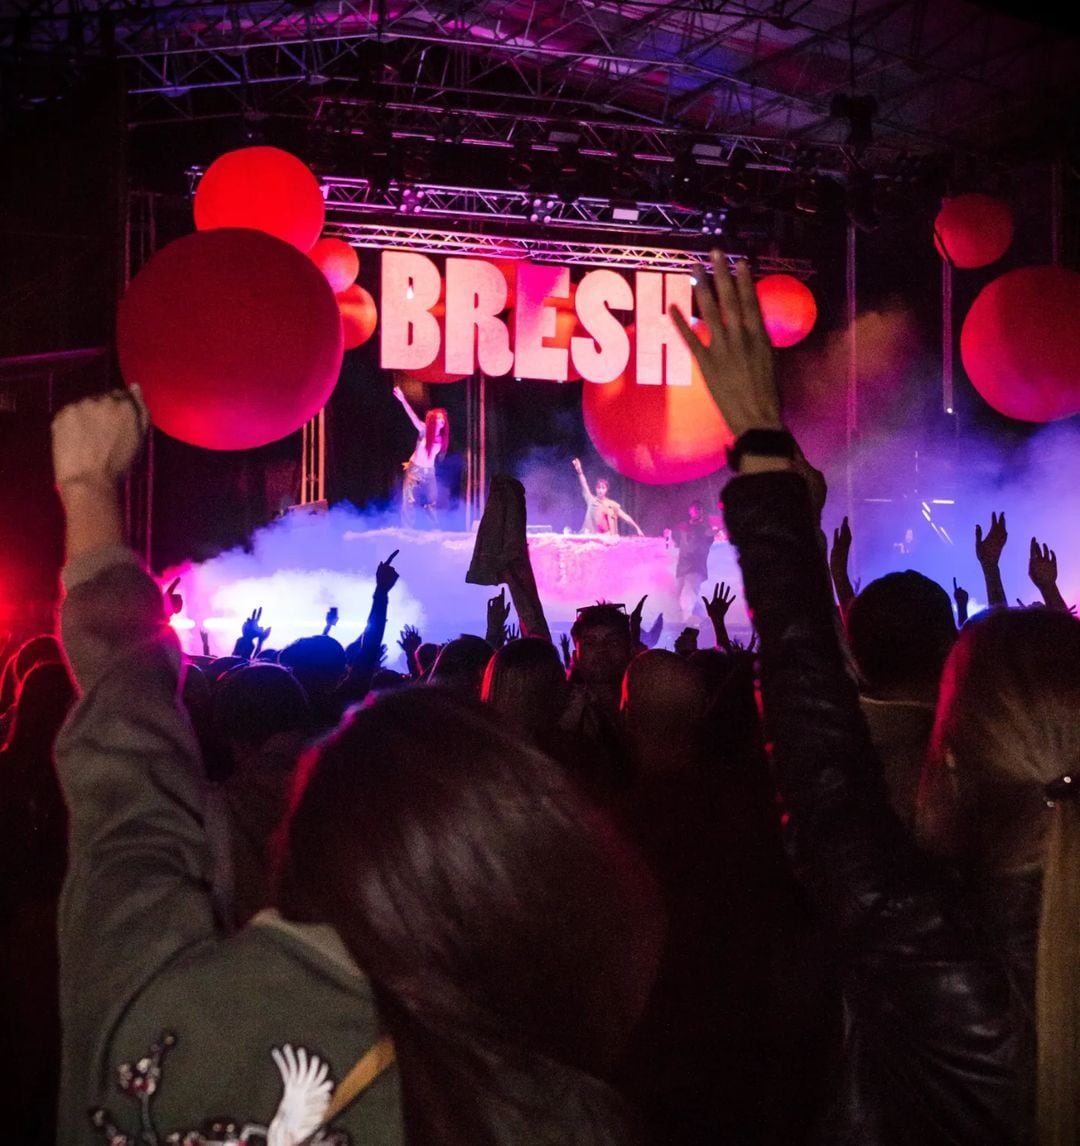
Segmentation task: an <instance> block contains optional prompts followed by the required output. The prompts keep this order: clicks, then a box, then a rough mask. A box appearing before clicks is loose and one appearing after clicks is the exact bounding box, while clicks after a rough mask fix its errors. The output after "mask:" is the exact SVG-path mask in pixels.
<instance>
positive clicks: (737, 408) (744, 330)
mask: <svg viewBox="0 0 1080 1146" xmlns="http://www.w3.org/2000/svg"><path fill="white" fill-rule="evenodd" d="M712 266H713V275H712V279H713V287H714V288H715V294H714V293H713V290H712V289H710V288H709V285H708V283H706V282H699V283H698V285H697V286H696V287H695V288H694V295H695V297H696V298H697V302H698V307H699V309H700V311H701V315H702V319H703V321H704V324H705V330H706V333H707V336H708V337H707V341H706V340H704V339H703V338H702V337H701V336H700V335H698V333H697V332H696V331H695V330H692V329H691V327H690V324H689V322H688V320H687V318H686V317H685V316H684V315H683V314H682V312H681V311H680V310H679V309H678V307H672V308H671V318H672V321H673V322H674V323H675V325H676V327H678V329H679V332H680V333H681V334H682V336H683V338H684V339H685V341H686V344H687V346H689V348H690V352H691V353H692V354H693V356H694V358H695V359H696V360H697V364H698V365H699V366H700V367H701V373H702V376H703V377H704V379H705V384H706V385H707V386H708V388H709V393H710V394H711V395H712V398H713V401H714V402H715V403H716V405H717V407H718V408H719V410H720V413H721V414H722V415H723V416H724V421H725V422H727V424H728V428H729V429H730V430H731V432H732V434H734V436H735V437H736V438H738V437H739V436H740V435H742V434H744V433H745V432H746V431H747V430H782V429H783V428H784V423H783V419H782V418H781V417H780V395H779V392H778V391H777V388H776V380H775V378H774V376H773V349H772V344H771V343H770V342H769V337H768V335H767V334H766V333H765V325H764V323H763V322H762V319H761V308H760V306H759V305H758V298H757V292H756V291H755V289H754V281H753V279H752V278H751V276H750V267H749V265H748V264H747V263H746V261H745V260H739V262H737V263H736V265H735V270H734V272H733V273H732V272H730V271H729V270H728V267H727V261H726V259H725V257H724V255H723V254H721V253H720V252H719V251H713V254H712Z"/></svg>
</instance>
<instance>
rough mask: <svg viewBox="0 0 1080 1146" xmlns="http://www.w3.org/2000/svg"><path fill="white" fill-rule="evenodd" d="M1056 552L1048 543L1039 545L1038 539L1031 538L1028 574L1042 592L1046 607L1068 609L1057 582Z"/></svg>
mask: <svg viewBox="0 0 1080 1146" xmlns="http://www.w3.org/2000/svg"><path fill="white" fill-rule="evenodd" d="M1057 575H1058V567H1057V554H1056V553H1055V552H1054V551H1053V550H1052V549H1051V548H1050V546H1049V545H1043V546H1041V547H1040V545H1039V543H1038V541H1036V539H1035V538H1034V537H1033V538H1032V539H1031V556H1030V558H1029V559H1028V576H1029V577H1030V578H1031V582H1032V584H1033V585H1034V586H1035V588H1036V589H1038V590H1039V592H1040V593H1041V594H1042V599H1043V601H1045V602H1046V605H1047V607H1048V608H1051V609H1062V610H1066V611H1067V610H1068V606H1067V605H1066V604H1065V598H1064V597H1062V595H1061V590H1060V589H1058V584H1057Z"/></svg>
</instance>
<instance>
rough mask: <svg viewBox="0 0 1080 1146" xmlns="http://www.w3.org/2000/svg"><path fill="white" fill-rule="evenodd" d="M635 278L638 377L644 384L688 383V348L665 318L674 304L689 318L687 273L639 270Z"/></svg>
mask: <svg viewBox="0 0 1080 1146" xmlns="http://www.w3.org/2000/svg"><path fill="white" fill-rule="evenodd" d="M636 277H637V289H636V292H635V293H636V294H637V319H636V323H637V380H638V382H639V383H641V384H643V385H645V386H660V385H662V384H664V383H666V384H667V385H668V386H689V385H690V348H689V347H688V346H687V345H686V343H685V342H683V340H682V335H680V334H679V332H678V331H677V330H676V329H675V324H674V323H673V322H672V321H671V319H670V318H669V317H668V307H670V306H673V305H674V306H677V307H678V308H679V309H680V310H681V311H682V312H683V314H685V315H686V317H687V318H689V317H690V299H691V295H692V288H691V286H690V276H689V275H667V274H665V275H661V274H656V273H655V272H652V271H638V272H637V276H636ZM665 361H666V364H667V371H666V376H665V371H664V365H665Z"/></svg>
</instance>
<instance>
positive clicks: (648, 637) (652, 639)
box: [641, 613, 664, 649]
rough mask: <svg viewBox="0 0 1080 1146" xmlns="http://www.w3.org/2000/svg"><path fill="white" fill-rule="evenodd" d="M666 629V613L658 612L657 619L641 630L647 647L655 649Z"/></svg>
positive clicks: (643, 642) (643, 641) (642, 638)
mask: <svg viewBox="0 0 1080 1146" xmlns="http://www.w3.org/2000/svg"><path fill="white" fill-rule="evenodd" d="M663 631H664V614H663V613H657V614H656V620H655V621H653V623H652V624H651V625H650V626H649V627H648V628H647V629H643V630H642V632H641V643H642V644H643V645H644V646H645V647H646V648H647V649H655V648H656V642H657V641H658V640H660V634H661V633H662V632H663Z"/></svg>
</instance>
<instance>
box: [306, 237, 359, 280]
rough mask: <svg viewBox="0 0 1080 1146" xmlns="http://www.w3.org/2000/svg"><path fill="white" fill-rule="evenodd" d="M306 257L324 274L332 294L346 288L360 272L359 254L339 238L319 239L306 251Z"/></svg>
mask: <svg viewBox="0 0 1080 1146" xmlns="http://www.w3.org/2000/svg"><path fill="white" fill-rule="evenodd" d="M308 258H309V259H311V261H312V262H313V263H314V264H315V265H316V266H317V267H318V268H319V270H320V271H322V273H323V274H324V275H326V281H327V282H328V283H329V284H330V289H331V290H333V292H334V294H341V292H342V291H343V290H348V288H349V287H351V286H352V285H353V283H354V282H356V276H357V275H358V274H359V273H360V256H359V255H358V254H357V253H356V251H355V249H354V248H353V247H351V246H350V245H349V244H348V243H346V242H344V241H343V240H341V239H320V240H319V241H318V242H317V243H316V244H315V246H313V247H312V248H311V250H310V251H308Z"/></svg>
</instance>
